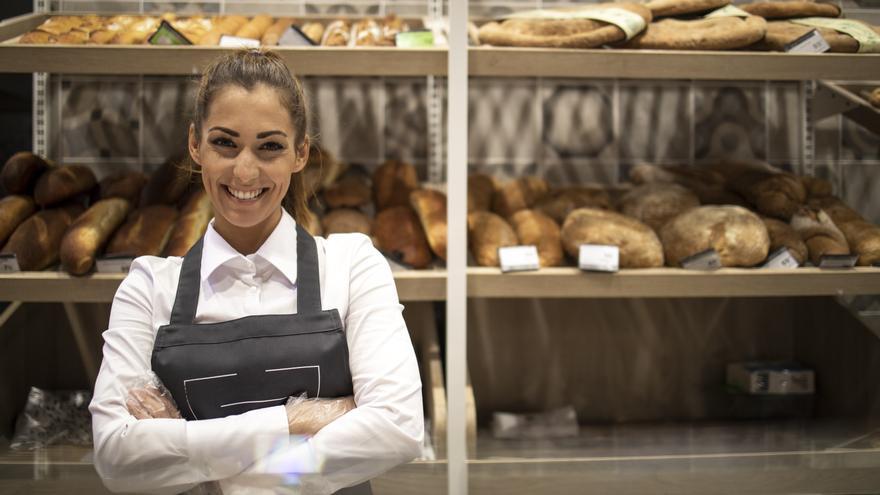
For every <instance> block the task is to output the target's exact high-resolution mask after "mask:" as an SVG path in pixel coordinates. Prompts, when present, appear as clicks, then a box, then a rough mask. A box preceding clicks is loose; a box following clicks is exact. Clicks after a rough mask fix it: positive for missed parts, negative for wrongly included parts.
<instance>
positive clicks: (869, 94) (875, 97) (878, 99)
mask: <svg viewBox="0 0 880 495" xmlns="http://www.w3.org/2000/svg"><path fill="white" fill-rule="evenodd" d="M865 98H866V99H867V100H868V102H869V103H870V104H871V105H874V106H875V107H877V108H880V88H874V89H873V90H872V91H865Z"/></svg>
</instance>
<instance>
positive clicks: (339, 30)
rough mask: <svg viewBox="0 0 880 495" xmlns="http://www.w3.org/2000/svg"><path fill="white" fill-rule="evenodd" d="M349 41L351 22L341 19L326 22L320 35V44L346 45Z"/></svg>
mask: <svg viewBox="0 0 880 495" xmlns="http://www.w3.org/2000/svg"><path fill="white" fill-rule="evenodd" d="M309 38H311V35H309ZM312 39H314V38H312ZM349 41H351V24H349V23H348V22H347V21H342V20H339V21H333V22H331V23H330V24H328V25H327V27H326V28H325V29H324V33H323V36H322V37H321V44H322V45H324V46H348V43H349Z"/></svg>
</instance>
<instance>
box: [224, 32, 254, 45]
mask: <svg viewBox="0 0 880 495" xmlns="http://www.w3.org/2000/svg"><path fill="white" fill-rule="evenodd" d="M220 46H222V47H226V48H259V47H260V40H254V39H250V38H239V37H238V36H228V35H225V34H224V35H223V36H221V37H220Z"/></svg>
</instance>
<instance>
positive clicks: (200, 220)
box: [163, 187, 214, 256]
mask: <svg viewBox="0 0 880 495" xmlns="http://www.w3.org/2000/svg"><path fill="white" fill-rule="evenodd" d="M213 216H214V209H213V207H212V205H211V197H210V196H208V193H207V192H205V190H204V189H203V188H202V187H197V188H195V190H193V192H192V193H190V195H189V197H188V198H187V199H186V203H184V205H183V208H181V210H180V216H179V217H178V218H177V222H176V223H175V224H174V229H173V230H172V232H171V237H170V238H169V239H168V244H167V245H166V246H165V252H164V253H163V255H164V256H185V255H186V253H187V252H189V249H190V248H191V247H193V245H195V243H196V242H198V240H199V239H201V238H202V236H203V235H205V231H206V230H208V223H210V222H211V217H213Z"/></svg>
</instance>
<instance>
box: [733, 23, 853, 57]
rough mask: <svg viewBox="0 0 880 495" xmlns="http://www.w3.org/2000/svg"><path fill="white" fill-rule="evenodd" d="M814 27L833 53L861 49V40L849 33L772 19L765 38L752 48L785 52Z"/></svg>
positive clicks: (851, 51)
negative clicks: (791, 44)
mask: <svg viewBox="0 0 880 495" xmlns="http://www.w3.org/2000/svg"><path fill="white" fill-rule="evenodd" d="M813 29H816V30H818V31H819V35H820V36H822V38H823V39H824V40H825V41H826V42H827V43H828V46H829V47H830V48H829V49H828V51H829V52H831V53H855V52H857V51H859V42H858V41H856V39H855V38H853V37H852V36H850V35H848V34H844V33H841V32H838V31H836V30H834V29H829V28H824V27H811V26H804V25H803V24H795V23H793V22H789V21H770V22H768V23H767V33H766V34H765V35H764V39H763V40H761V41H760V42H758V43H755V44H754V45H753V46H752V47H750V49H753V50H767V51H776V52H784V51H785V49H786V47H787V46H788V45H789V44H790V43H793V42H795V41H797V40H798V39H799V38H800V37H801V36H803V35H805V34H807V33H809V32H810V31H812V30H813Z"/></svg>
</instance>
